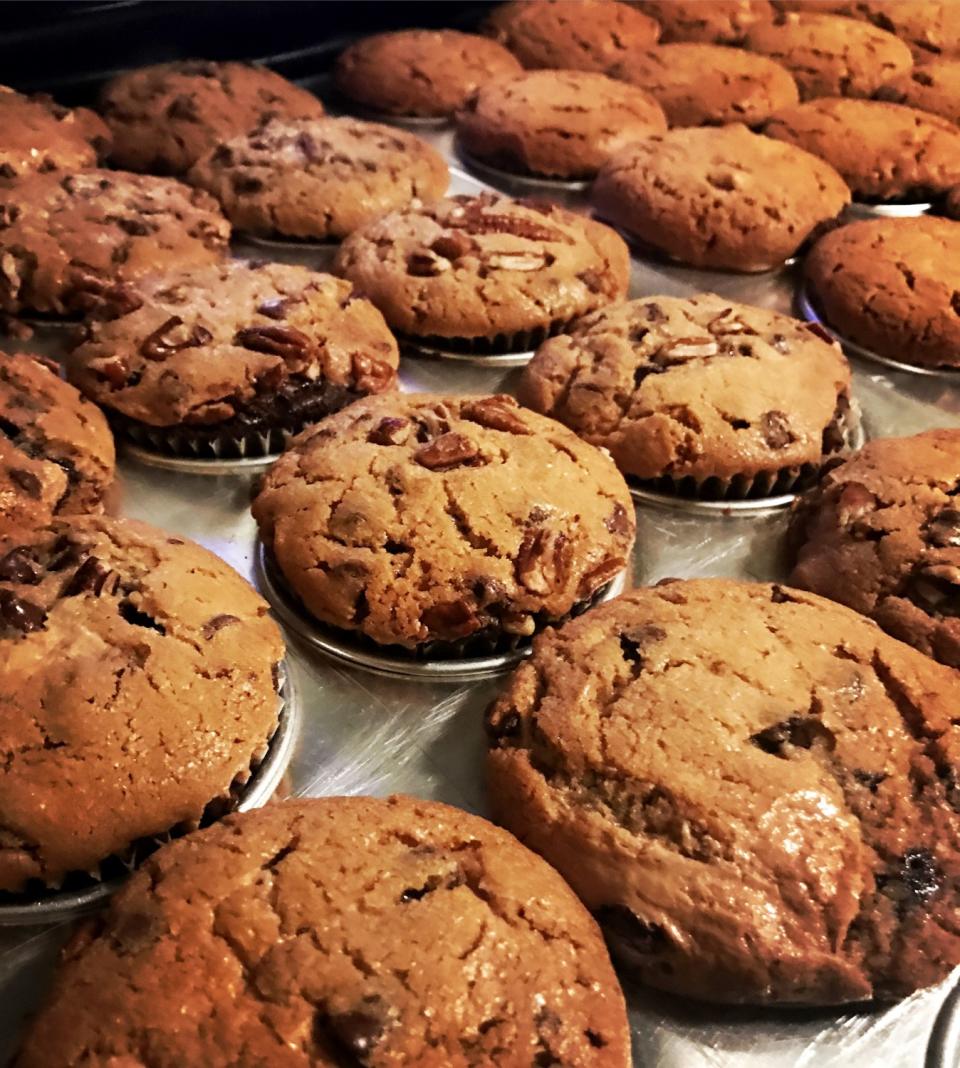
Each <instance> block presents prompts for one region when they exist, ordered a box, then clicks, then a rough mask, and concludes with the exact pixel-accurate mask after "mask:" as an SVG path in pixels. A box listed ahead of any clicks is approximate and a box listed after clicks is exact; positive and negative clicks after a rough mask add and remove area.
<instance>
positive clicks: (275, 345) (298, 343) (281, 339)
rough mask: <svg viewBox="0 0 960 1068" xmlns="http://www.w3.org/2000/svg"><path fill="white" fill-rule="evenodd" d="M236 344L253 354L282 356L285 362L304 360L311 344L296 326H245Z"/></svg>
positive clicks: (240, 331)
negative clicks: (295, 359)
mask: <svg viewBox="0 0 960 1068" xmlns="http://www.w3.org/2000/svg"><path fill="white" fill-rule="evenodd" d="M233 340H234V343H235V344H237V345H240V346H241V347H242V348H245V349H250V351H251V352H262V353H265V354H266V355H268V356H280V357H282V358H283V359H284V360H289V359H293V358H301V359H302V358H303V357H304V356H306V355H307V353H308V352H309V351H310V347H311V342H310V338H308V337H307V335H306V334H304V333H303V332H302V331H301V330H298V329H297V328H296V327H295V326H245V327H243V329H241V330H238V331H237V332H236V334H235V335H234V338H233Z"/></svg>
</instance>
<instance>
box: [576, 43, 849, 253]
mask: <svg viewBox="0 0 960 1068" xmlns="http://www.w3.org/2000/svg"><path fill="white" fill-rule="evenodd" d="M675 47H679V46H675ZM591 199H592V201H593V205H594V208H595V210H596V212H597V214H598V215H599V216H600V218H602V219H606V220H608V221H609V222H612V223H614V224H615V225H616V226H619V227H621V228H622V229H623V230H625V231H627V232H628V233H629V234H631V235H632V236H634V237H635V238H637V239H639V240H640V241H641V242H643V243H644V244H646V245H648V246H651V247H652V248H654V249H656V250H658V251H659V252H661V253H663V254H665V255H666V256H668V257H670V258H671V259H675V260H678V261H680V262H681V263H687V264H689V265H690V266H692V267H720V268H725V269H728V270H733V271H765V270H768V269H769V268H771V267H777V266H779V265H780V264H781V263H783V261H784V260H786V259H788V258H789V257H790V256H792V255H793V254H794V253H795V252H796V251H797V250H798V249H799V248H800V246H801V245H803V244H804V242H805V241H807V240H808V239H809V238H810V237H811V236H813V235H815V234H816V233H817V231H818V230H821V229H823V228H824V227H827V226H830V225H832V224H833V223H834V221H835V220H836V218H837V216H838V215H839V214H840V213H841V212H842V211H843V209H844V208H845V207H846V205H847V204H848V203H849V202H850V192H849V190H848V189H847V187H846V186H845V185H844V183H843V179H842V178H841V177H840V176H839V175H838V174H837V173H836V171H834V170H833V168H832V167H830V165H829V164H827V163H824V162H823V161H822V160H820V159H817V157H816V156H812V155H811V154H810V153H808V152H804V151H803V150H802V149H798V148H795V147H793V146H792V145H784V144H779V143H778V142H776V141H773V140H771V139H770V138H769V137H762V136H760V135H759V134H754V133H751V132H750V131H749V130H748V129H747V128H746V126H743V125H741V124H739V123H738V124H735V125H731V126H723V127H720V128H715V127H701V128H690V129H679V130H669V131H668V132H667V133H665V134H659V135H657V136H654V137H649V138H647V139H646V140H645V141H639V142H637V143H636V144H633V145H631V146H630V147H629V148H627V149H625V150H624V151H623V152H620V153H618V154H617V155H616V156H614V157H613V159H611V160H610V161H609V162H608V163H607V164H605V165H604V167H603V168H602V169H601V171H600V174H599V175H598V177H597V180H596V182H595V183H594V185H593V189H592V190H591Z"/></svg>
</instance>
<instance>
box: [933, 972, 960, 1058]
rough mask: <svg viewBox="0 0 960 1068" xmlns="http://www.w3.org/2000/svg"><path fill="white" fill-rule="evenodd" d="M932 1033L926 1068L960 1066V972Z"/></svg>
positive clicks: (941, 1007)
mask: <svg viewBox="0 0 960 1068" xmlns="http://www.w3.org/2000/svg"><path fill="white" fill-rule="evenodd" d="M954 978H955V982H954V986H953V989H952V990H951V991H950V992H949V993H948V994H947V996H946V998H945V999H944V1002H943V1004H942V1005H941V1006H940V1011H939V1013H938V1014H937V1018H936V1020H935V1022H934V1025H933V1030H932V1031H931V1033H930V1041H929V1044H928V1046H927V1055H926V1058H925V1061H924V1064H925V1068H954V1066H955V1065H957V1064H960V970H958V972H957V973H956V975H955V977H954Z"/></svg>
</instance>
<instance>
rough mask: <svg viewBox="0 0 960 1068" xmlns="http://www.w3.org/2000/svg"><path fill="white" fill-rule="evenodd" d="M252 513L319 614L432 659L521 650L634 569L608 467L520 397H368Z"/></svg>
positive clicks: (321, 432) (287, 467)
mask: <svg viewBox="0 0 960 1068" xmlns="http://www.w3.org/2000/svg"><path fill="white" fill-rule="evenodd" d="M253 515H254V518H255V519H256V521H257V524H258V526H259V528H260V537H261V538H262V540H263V542H264V544H265V546H266V548H267V550H268V551H269V552H270V553H271V554H272V557H273V559H274V560H275V562H276V564H277V565H278V566H279V568H280V571H281V572H282V574H283V577H284V578H285V579H286V581H287V583H288V584H289V586H290V588H291V589H292V590H293V591H294V593H295V594H296V595H297V596H299V598H300V599H301V600H302V601H303V603H304V605H305V606H306V609H307V611H308V612H310V613H311V614H312V615H314V616H315V617H316V618H317V619H319V620H320V621H321V622H323V623H326V624H329V625H331V626H333V627H336V628H338V629H340V630H345V631H353V632H356V633H357V634H359V635H362V636H363V637H365V638H368V639H370V640H372V641H373V642H376V643H377V644H378V645H387V646H402V647H404V648H405V649H408V650H418V651H420V652H422V653H425V654H428V655H432V654H437V653H440V652H447V653H466V652H472V651H476V652H482V653H489V652H491V651H494V650H495V649H508V648H513V647H515V646H516V645H517V643H518V642H519V641H521V640H522V639H524V638H529V637H530V635H531V634H533V633H534V631H536V630H538V629H540V628H542V627H543V626H545V625H546V624H548V623H554V622H556V621H557V620H560V619H563V618H565V617H567V616H569V615H570V614H571V613H572V612H575V611H577V610H579V609H581V608H583V607H584V606H585V605H587V604H588V603H589V602H590V600H591V599H592V598H593V597H594V596H595V595H596V594H597V593H598V592H599V591H600V590H602V589H603V588H604V587H605V586H606V585H607V583H609V582H610V580H611V579H613V578H614V576H615V575H617V574H619V572H621V571H622V570H623V568H624V567H625V566H626V564H627V561H628V559H629V557H630V549H631V547H632V545H633V536H634V518H633V505H632V503H631V500H630V494H629V492H628V490H627V487H626V485H625V484H624V481H623V478H622V477H621V476H620V474H619V473H618V472H617V469H616V468H615V467H614V465H613V463H612V462H611V461H610V459H609V457H608V456H605V455H604V454H603V453H601V452H600V451H599V450H598V449H595V448H593V446H591V445H588V444H586V442H583V441H581V440H580V439H579V438H577V437H576V435H574V434H572V433H571V432H570V431H569V430H567V429H566V428H565V427H561V426H560V425H559V424H557V423H554V422H552V421H551V420H548V419H544V418H543V417H542V416H539V415H534V414H533V413H532V412H527V411H524V410H523V409H521V408H519V407H518V406H517V404H516V401H514V400H513V399H512V398H511V397H506V396H498V397H440V396H433V395H431V394H426V393H411V394H402V393H401V394H392V395H390V396H384V397H369V398H367V399H365V400H362V401H358V402H357V403H356V404H354V405H351V406H350V407H349V408H348V409H347V410H346V411H344V412H341V413H340V414H339V415H335V416H331V417H330V418H329V419H327V420H325V421H324V422H323V423H321V424H320V425H319V426H316V427H313V428H312V429H310V430H306V431H304V433H303V434H301V435H300V436H299V437H298V438H296V439H294V441H293V442H292V443H291V444H290V447H289V448H288V449H287V451H286V452H285V453H284V454H283V456H281V457H280V459H279V460H278V461H277V462H276V463H275V464H274V466H273V467H272V468H271V469H270V471H269V472H268V474H267V475H266V476H265V478H264V482H263V485H262V488H261V491H260V493H259V495H258V496H257V498H256V499H255V500H254V502H253Z"/></svg>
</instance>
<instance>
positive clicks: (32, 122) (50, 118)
mask: <svg viewBox="0 0 960 1068" xmlns="http://www.w3.org/2000/svg"><path fill="white" fill-rule="evenodd" d="M109 144H110V131H109V130H108V129H107V127H106V126H105V125H104V123H103V120H102V119H101V118H100V116H99V115H96V114H95V113H94V112H92V111H89V110H88V109H87V108H64V107H61V106H60V105H59V104H57V103H56V101H54V99H53V97H51V96H48V95H47V94H46V93H35V94H33V95H32V96H24V95H23V94H22V93H18V92H16V91H15V90H14V89H10V88H9V87H8V86H6V85H0V178H17V177H18V176H19V175H21V174H29V173H30V172H31V171H42V172H46V171H75V170H80V169H82V168H84V167H94V166H96V164H97V161H98V157H100V156H101V155H102V154H103V153H104V152H105V150H106V149H107V148H108V146H109Z"/></svg>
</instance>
